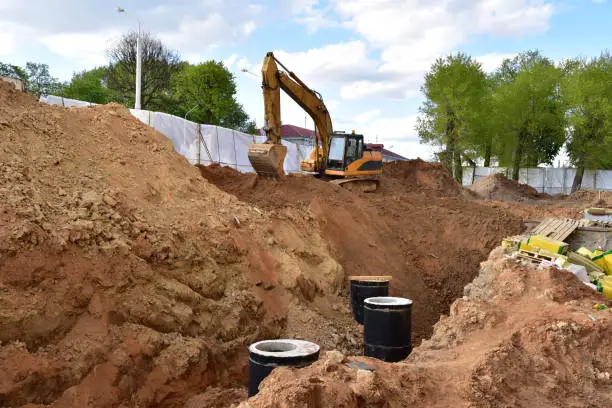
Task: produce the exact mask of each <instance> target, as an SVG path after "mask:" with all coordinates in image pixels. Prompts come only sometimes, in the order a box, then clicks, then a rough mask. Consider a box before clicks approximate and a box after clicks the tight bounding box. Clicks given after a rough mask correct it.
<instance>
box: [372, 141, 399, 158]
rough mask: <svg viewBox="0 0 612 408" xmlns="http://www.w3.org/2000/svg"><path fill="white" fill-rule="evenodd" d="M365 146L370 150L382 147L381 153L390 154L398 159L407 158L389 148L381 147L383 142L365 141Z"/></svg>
mask: <svg viewBox="0 0 612 408" xmlns="http://www.w3.org/2000/svg"><path fill="white" fill-rule="evenodd" d="M366 146H367V147H369V148H370V149H372V150H379V151H380V150H381V149H382V154H383V155H385V156H390V157H395V158H397V159H400V160H408V159H407V158H405V157H404V156H401V155H399V154H397V153H394V152H392V151H391V150H387V149H385V148H383V146H384V145H383V144H382V143H366Z"/></svg>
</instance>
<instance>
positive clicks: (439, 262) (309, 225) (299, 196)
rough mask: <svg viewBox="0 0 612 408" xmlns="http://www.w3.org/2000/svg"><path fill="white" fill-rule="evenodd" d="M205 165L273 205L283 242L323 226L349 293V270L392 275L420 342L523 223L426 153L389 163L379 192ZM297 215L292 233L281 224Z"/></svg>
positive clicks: (216, 177)
mask: <svg viewBox="0 0 612 408" xmlns="http://www.w3.org/2000/svg"><path fill="white" fill-rule="evenodd" d="M387 168H391V170H390V171H388V172H387ZM428 169H431V170H432V172H433V175H430V174H428ZM200 171H201V172H202V174H203V176H204V177H205V178H207V179H208V180H211V181H212V182H214V183H215V184H216V185H217V186H218V187H219V188H221V189H223V190H224V191H226V192H228V193H231V194H234V195H235V196H236V197H238V199H239V200H240V201H243V202H247V203H250V204H252V205H254V206H256V208H262V209H266V210H267V211H268V212H269V213H270V214H272V215H273V218H275V219H277V221H276V222H275V221H273V222H272V224H271V226H270V230H271V232H272V233H273V234H274V236H275V237H276V238H275V239H277V240H278V245H280V246H281V247H289V248H291V247H293V244H291V241H292V236H293V235H296V234H311V233H312V231H321V233H322V236H323V238H324V239H325V241H326V243H328V244H329V245H331V247H332V253H333V254H334V255H335V258H336V259H338V261H339V262H340V263H341V265H342V266H343V270H344V275H345V280H344V291H345V292H344V293H346V290H347V289H346V276H347V275H368V274H383V275H392V276H393V279H392V281H391V289H390V290H391V293H392V294H395V295H399V296H406V297H409V298H411V299H413V300H415V305H414V313H415V316H416V317H415V320H414V322H415V323H414V330H413V337H414V341H415V343H416V344H418V342H420V340H421V339H423V338H425V337H427V336H429V335H430V334H431V330H432V326H433V324H434V323H435V322H436V321H437V320H438V317H439V315H440V313H445V312H447V311H448V307H449V305H450V304H451V302H452V301H453V300H454V299H456V298H457V297H459V296H460V295H461V293H462V290H463V287H464V286H465V285H466V284H467V283H468V282H470V281H471V280H472V279H473V278H474V276H475V274H476V271H477V269H478V264H479V263H480V262H481V261H482V260H483V259H485V258H486V256H487V254H488V252H489V251H490V250H491V249H492V248H494V247H495V246H496V245H497V244H498V243H499V242H500V240H501V239H502V238H503V237H504V235H506V234H513V233H517V232H520V231H522V228H523V226H522V222H521V220H520V218H518V217H515V216H511V215H509V213H508V212H506V211H505V210H500V209H497V208H492V207H491V206H487V205H484V204H481V203H479V202H477V201H476V202H475V201H471V200H467V199H465V198H464V197H463V196H462V195H460V188H459V187H458V185H457V184H456V183H455V182H454V180H452V179H450V180H449V179H448V177H450V176H448V173H446V171H445V170H444V169H442V168H441V167H440V166H439V165H429V164H427V163H424V162H422V161H420V160H414V161H411V162H408V163H405V164H397V163H393V164H392V165H385V170H384V172H383V176H382V178H381V186H384V187H382V188H381V189H380V190H379V191H377V192H375V193H355V192H349V191H347V190H345V189H343V188H342V187H339V186H337V185H334V184H332V183H328V182H325V181H322V180H319V179H317V178H315V177H312V176H304V175H290V176H288V177H284V178H283V179H281V180H278V181H275V180H265V179H260V178H258V177H256V176H255V175H253V174H243V173H239V172H237V171H234V170H233V169H228V168H223V167H218V166H210V167H202V168H200ZM444 174H446V175H447V176H446V178H445V176H444ZM440 179H442V180H443V181H439V180H440ZM419 180H420V181H419ZM444 180H446V181H444ZM445 184H448V185H450V186H451V187H450V189H451V192H450V194H449V193H447V192H445V190H444V185H445ZM390 186H394V187H395V188H391V187H390ZM447 195H450V196H447ZM287 219H289V220H291V224H292V225H291V231H290V232H289V231H288V234H286V233H285V232H280V231H278V230H277V229H276V223H282V222H284V221H285V220H287ZM285 234H286V235H285ZM336 307H338V306H336Z"/></svg>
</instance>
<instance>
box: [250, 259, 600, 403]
mask: <svg viewBox="0 0 612 408" xmlns="http://www.w3.org/2000/svg"><path fill="white" fill-rule="evenodd" d="M604 302H605V301H604V300H603V298H602V297H601V296H600V295H598V294H597V293H596V292H594V291H592V290H591V289H589V288H587V287H586V286H584V285H583V284H582V283H581V282H579V281H578V280H577V279H576V278H575V277H574V276H573V275H571V274H570V273H569V272H565V271H558V270H548V271H542V272H539V271H535V270H533V269H528V268H526V267H523V266H519V265H517V264H514V263H513V261H508V260H505V259H504V258H503V254H502V250H501V249H499V250H496V251H495V252H493V253H492V255H491V257H490V259H489V261H488V262H486V263H485V264H484V265H483V268H482V270H481V272H480V275H479V276H478V278H477V279H476V280H475V281H474V282H473V283H472V284H471V285H469V286H468V287H467V288H466V291H465V296H464V297H463V298H462V299H459V300H457V301H456V302H455V303H453V305H452V307H451V311H450V315H449V316H445V317H443V318H441V320H440V322H439V323H437V324H436V326H435V330H434V333H433V336H432V337H431V339H430V340H427V341H425V342H424V343H423V344H422V345H421V346H420V347H418V348H416V349H415V350H414V351H413V352H412V354H411V355H410V356H409V357H408V359H407V360H405V361H403V362H400V363H395V364H387V363H382V362H380V361H378V360H374V359H369V358H366V357H357V358H349V359H348V360H358V361H362V362H366V363H367V364H369V365H371V366H373V367H374V371H373V372H369V371H364V370H356V369H352V368H349V367H348V366H347V365H346V364H344V363H339V362H338V357H337V356H336V355H334V354H329V355H328V356H324V357H323V358H322V359H321V360H319V362H317V363H315V364H314V365H312V366H311V367H308V368H304V369H300V370H296V369H289V368H280V369H277V370H275V371H274V372H273V373H272V374H271V375H270V376H269V377H268V378H266V379H265V380H264V381H263V383H262V384H261V386H260V390H261V391H260V392H259V394H258V395H257V396H255V397H254V398H252V399H250V400H249V403H248V405H247V404H246V403H244V404H242V405H240V408H246V407H247V406H248V407H252V408H258V407H267V408H273V407H278V408H281V407H282V408H285V407H286V408H288V407H296V406H304V407H312V408H318V407H339V408H349V407H355V408H356V407H390V408H393V407H551V408H552V407H586V406H588V407H602V408H603V407H609V406H610V404H611V400H610V394H611V392H612V381H611V378H610V376H611V375H612V312H611V311H610V310H603V311H596V310H593V308H592V306H593V304H595V303H604ZM608 305H610V302H608Z"/></svg>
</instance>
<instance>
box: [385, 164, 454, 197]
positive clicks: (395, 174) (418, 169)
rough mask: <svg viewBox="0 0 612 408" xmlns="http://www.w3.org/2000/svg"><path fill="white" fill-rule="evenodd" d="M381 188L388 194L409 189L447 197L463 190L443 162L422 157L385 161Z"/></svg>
mask: <svg viewBox="0 0 612 408" xmlns="http://www.w3.org/2000/svg"><path fill="white" fill-rule="evenodd" d="M381 189H382V191H384V192H386V193H388V194H393V193H395V192H398V191H403V190H408V191H417V192H422V193H424V194H428V195H438V196H445V197H452V196H457V195H460V194H461V193H462V190H463V189H462V187H461V185H459V184H458V183H457V182H456V181H455V179H453V177H452V176H451V174H450V173H449V172H448V170H446V168H444V166H443V165H442V164H440V163H429V162H425V161H423V160H421V159H416V160H408V161H396V162H390V163H385V165H384V178H383V182H382V183H381Z"/></svg>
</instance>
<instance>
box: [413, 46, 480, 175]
mask: <svg viewBox="0 0 612 408" xmlns="http://www.w3.org/2000/svg"><path fill="white" fill-rule="evenodd" d="M487 89H488V85H487V78H486V75H485V73H484V72H483V70H482V68H481V66H480V64H479V63H478V62H476V61H474V60H472V59H471V57H469V56H467V55H465V54H462V53H458V54H456V55H450V56H448V57H447V58H444V59H442V58H439V59H437V60H436V62H435V63H434V64H433V66H432V67H431V70H430V71H429V72H428V73H427V74H426V75H425V84H424V85H423V87H422V88H421V92H422V93H423V94H424V96H425V102H424V103H423V105H422V106H421V108H420V112H421V113H422V114H423V116H421V117H420V118H419V119H418V122H417V130H418V132H419V138H420V140H421V142H423V143H432V144H434V145H436V146H439V147H440V148H441V149H442V150H441V152H440V153H439V157H440V159H441V161H442V162H443V163H444V165H445V166H446V168H447V169H448V170H449V171H451V173H452V174H454V177H455V178H456V179H457V180H460V179H461V177H462V167H461V163H462V157H463V158H465V157H464V156H465V155H466V153H467V152H468V151H469V150H478V151H480V150H483V149H486V147H485V145H486V144H487V142H486V140H481V135H482V134H481V133H478V129H479V128H480V126H479V124H478V121H479V119H480V118H481V116H482V109H483V104H484V102H485V96H486V91H487Z"/></svg>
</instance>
